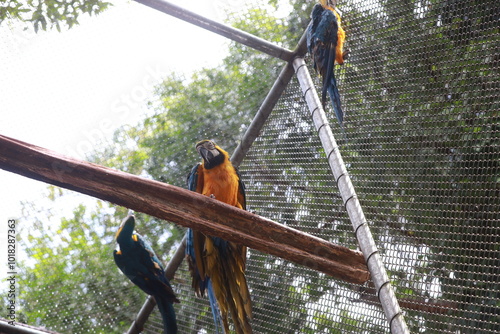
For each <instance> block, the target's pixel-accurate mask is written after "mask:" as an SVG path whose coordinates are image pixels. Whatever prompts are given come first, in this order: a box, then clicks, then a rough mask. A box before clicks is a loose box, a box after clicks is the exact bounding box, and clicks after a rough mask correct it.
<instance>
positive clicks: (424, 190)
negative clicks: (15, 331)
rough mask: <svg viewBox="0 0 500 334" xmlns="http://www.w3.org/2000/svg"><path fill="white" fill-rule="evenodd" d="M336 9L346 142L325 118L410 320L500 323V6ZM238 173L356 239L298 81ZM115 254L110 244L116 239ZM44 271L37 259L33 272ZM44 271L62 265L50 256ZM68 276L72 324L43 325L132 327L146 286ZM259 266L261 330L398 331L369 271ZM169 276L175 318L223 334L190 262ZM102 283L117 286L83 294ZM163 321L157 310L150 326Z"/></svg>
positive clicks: (415, 325)
mask: <svg viewBox="0 0 500 334" xmlns="http://www.w3.org/2000/svg"><path fill="white" fill-rule="evenodd" d="M308 4H309V5H311V4H312V2H309V3H308ZM339 6H340V8H341V9H342V13H343V22H344V24H343V25H344V28H345V29H346V34H347V42H346V47H348V48H349V49H350V58H349V60H348V61H347V62H346V64H345V65H343V66H342V67H338V68H337V70H336V73H337V78H338V82H339V87H340V94H341V97H342V102H343V107H344V109H345V111H346V113H347V116H346V119H345V122H346V137H347V141H345V140H344V139H343V135H342V133H341V132H340V130H339V128H338V126H337V123H336V120H335V117H334V115H333V111H331V110H329V107H327V115H328V118H329V120H330V124H331V126H332V129H333V131H334V134H335V138H336V139H337V140H338V142H339V144H340V147H341V152H342V155H343V157H344V160H345V161H346V163H347V167H348V171H349V174H350V177H351V179H352V181H353V183H354V185H355V187H356V193H357V194H358V197H359V198H360V201H361V203H362V206H363V209H364V211H365V214H366V216H367V218H368V220H369V224H370V228H371V230H372V233H373V235H374V237H375V241H376V244H377V247H378V249H379V252H380V254H381V256H382V259H383V260H384V263H385V265H386V268H387V270H388V273H389V277H390V279H391V283H392V284H393V286H394V288H395V291H396V296H397V297H398V300H399V303H400V305H401V307H402V309H403V311H404V312H405V319H406V321H407V323H408V326H409V328H410V330H411V332H413V333H460V334H462V333H497V332H499V331H500V316H499V314H500V288H499V287H500V270H499V268H500V205H499V204H498V202H499V200H498V198H499V193H500V186H499V178H500V176H499V161H500V153H499V151H500V147H499V142H500V125H499V124H500V117H499V116H500V115H499V113H500V111H499V110H500V107H499V92H500V89H499V88H500V80H499V78H500V58H499V56H498V55H499V54H500V47H499V44H498V39H499V37H500V32H499V22H500V16H499V15H500V14H499V13H500V4H499V3H498V2H497V1H460V0H440V1H406V0H394V1H376V0H366V1H342V2H339ZM310 7H311V6H309V7H308V8H310ZM304 15H307V16H309V12H304ZM302 28H303V27H302ZM281 42H282V43H283V44H285V45H286V43H287V41H281ZM306 62H307V63H308V64H310V61H308V60H307V59H306ZM309 70H310V72H311V73H314V72H313V71H312V69H309ZM317 83H318V84H319V80H318V81H317ZM240 171H241V173H242V176H243V180H244V181H245V183H246V186H247V200H248V209H249V210H250V211H253V212H255V213H257V214H259V215H262V216H265V217H268V218H270V219H273V220H275V221H278V222H281V223H283V224H286V225H287V226H290V227H293V228H297V229H300V230H302V231H304V232H307V233H310V234H313V235H315V236H318V237H321V238H324V239H326V240H328V241H331V242H333V243H336V244H340V245H344V246H346V247H349V248H352V249H355V248H357V247H358V245H357V241H356V237H355V235H354V233H353V231H352V227H351V226H350V223H349V221H348V219H347V217H346V214H345V209H344V207H343V204H342V200H341V198H340V196H339V195H338V194H337V191H336V185H335V182H334V180H333V178H332V176H331V172H330V169H329V166H328V163H327V161H326V156H325V153H324V151H323V148H322V145H321V142H320V141H319V139H318V137H317V132H316V131H315V129H314V126H313V125H312V123H311V118H310V113H309V111H308V109H307V107H306V105H305V102H304V99H303V96H302V93H301V89H300V87H299V85H298V83H297V80H296V78H293V79H292V81H291V82H290V84H289V85H288V86H287V88H286V90H285V92H284V94H283V95H282V97H281V98H280V100H279V101H278V103H277V105H276V106H275V108H274V109H273V112H272V113H271V116H270V118H269V119H268V120H267V122H266V124H265V126H264V128H263V129H262V131H261V133H260V135H259V136H258V137H257V139H256V141H255V142H254V143H253V145H252V147H251V149H250V151H249V152H248V154H247V155H246V157H245V159H244V160H243V162H242V164H241V166H240ZM37 224H43V222H38V223H37ZM179 231H180V233H179V234H182V233H183V230H182V229H180V230H179ZM45 233H46V235H45V237H50V238H55V236H56V235H57V233H56V232H55V231H51V230H50V229H47V231H46V232H45ZM106 242H108V243H109V244H112V243H113V241H112V240H111V239H109V240H105V242H104V243H103V244H105V243H106ZM106 252H108V253H106ZM103 254H107V255H109V254H110V253H109V250H108V249H107V248H106V247H104V246H103ZM35 255H36V254H28V256H30V257H34V256H35ZM105 257H107V256H103V259H102V261H105ZM38 258H40V259H41V260H40V261H50V260H49V259H47V258H46V257H45V258H44V257H43V256H39V257H38ZM108 260H109V259H108ZM96 263H97V262H96ZM85 269H86V270H87V271H88V273H92V274H91V275H90V277H92V276H95V277H97V276H98V275H99V270H100V269H102V268H100V267H98V265H97V264H96V266H95V267H93V265H92V263H88V264H86V266H85ZM43 274H44V273H39V272H36V270H34V271H33V272H31V273H30V274H29V277H30V279H36V277H37V275H43ZM47 275H60V274H59V273H58V272H57V268H54V273H49V274H47ZM72 275H78V274H77V273H74V274H72ZM64 277H65V276H64V275H63V276H61V278H60V286H58V287H53V288H54V291H53V292H51V294H52V301H51V303H52V304H51V308H52V309H57V311H58V312H59V315H58V316H59V317H61V318H64V319H65V322H64V323H66V326H65V327H61V326H59V327H57V326H54V327H53V328H51V326H50V323H47V322H46V321H45V319H46V318H47V317H48V315H46V314H40V315H39V317H38V318H37V320H36V321H35V323H32V324H31V325H40V326H47V327H48V328H51V329H53V330H56V331H59V332H61V333H77V332H78V328H79V324H80V323H81V322H83V321H85V319H83V318H84V317H85V316H87V317H88V318H91V319H92V321H93V322H94V323H95V326H96V329H95V330H94V331H93V332H94V333H101V332H102V333H104V332H106V328H114V329H115V330H116V328H117V327H118V328H121V329H122V330H125V329H126V328H128V325H129V324H130V323H131V322H132V320H133V319H134V317H135V315H136V314H137V312H138V311H139V309H140V307H141V305H142V303H143V302H144V301H145V299H146V296H144V295H142V294H138V293H131V292H130V289H131V286H130V285H128V284H123V285H116V284H113V283H114V282H111V281H100V282H98V281H97V280H95V282H94V283H93V284H91V283H92V282H86V289H85V290H83V291H81V289H80V287H79V286H80V284H75V285H70V286H68V285H65V284H64V281H63V280H64ZM247 278H248V282H249V286H250V290H251V293H252V298H253V303H254V320H253V327H254V330H255V332H257V333H387V332H388V331H389V328H388V324H387V320H386V318H385V316H384V314H383V312H382V309H381V306H380V303H379V301H378V299H377V296H376V293H375V291H374V289H373V286H372V284H370V282H369V283H368V284H366V285H356V284H350V283H345V282H341V281H337V280H334V279H331V278H330V277H328V276H326V275H324V274H322V273H318V272H315V271H313V270H310V269H307V268H303V267H301V266H298V265H295V264H293V263H289V262H287V261H284V260H281V259H279V258H276V257H274V256H270V255H267V254H264V253H261V252H257V251H254V250H250V251H249V256H248V265H247ZM97 282H98V283H97ZM87 283H88V284H87ZM172 283H173V285H174V288H175V292H176V293H177V295H178V296H180V298H181V301H182V302H181V304H179V305H176V312H177V318H178V324H179V331H180V332H181V333H212V332H214V326H213V319H212V315H211V311H210V309H209V306H208V302H207V300H205V299H199V298H197V297H195V296H194V293H193V292H192V289H191V287H190V277H189V272H188V270H187V266H186V265H185V263H183V264H182V265H181V267H180V268H179V270H178V271H177V273H176V277H175V280H173V281H172ZM75 291H77V292H76V293H75ZM91 293H92V294H97V295H102V296H103V297H105V298H102V302H101V303H100V304H93V305H91V306H89V305H85V300H86V298H85V295H86V294H91ZM121 295H126V296H128V297H127V302H126V303H125V304H123V303H122V304H118V303H117V301H118V300H120V301H122V299H120V298H119V297H118V296H121ZM74 303H79V304H81V308H82V309H84V312H82V313H81V314H79V315H78V316H77V317H76V318H75V317H74V315H73V314H70V313H68V312H65V311H64V310H65V309H66V308H69V307H70V306H71V305H72V304H74ZM85 314H87V315H85ZM113 322H115V323H116V325H114V326H110V327H106V326H108V324H109V323H113ZM99 326H101V327H102V328H104V329H103V330H99V329H98V328H99ZM161 328H162V325H161V317H159V314H158V312H157V310H156V309H155V310H154V311H153V313H152V314H151V316H150V318H149V320H148V322H147V323H146V327H145V329H144V333H158V332H160V331H161Z"/></svg>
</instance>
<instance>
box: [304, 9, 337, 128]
mask: <svg viewBox="0 0 500 334" xmlns="http://www.w3.org/2000/svg"><path fill="white" fill-rule="evenodd" d="M311 19H312V21H311V23H310V24H309V26H308V27H307V49H308V51H309V53H310V54H311V56H312V58H313V61H314V69H315V70H316V73H318V74H319V75H321V77H322V78H323V89H322V91H321V103H322V104H323V108H325V101H326V94H327V93H328V95H329V96H330V100H331V101H332V106H333V110H334V111H335V115H336V116H337V120H338V121H339V124H340V126H342V123H343V121H344V114H343V112H342V107H341V105H340V95H339V91H338V89H337V81H336V80H335V73H334V64H335V62H337V63H338V64H343V63H344V57H346V56H347V53H343V47H344V40H345V32H344V29H342V27H341V26H340V15H339V13H338V12H337V10H336V9H335V5H334V4H333V3H332V2H331V0H320V3H318V4H316V5H315V6H314V8H313V10H312V13H311Z"/></svg>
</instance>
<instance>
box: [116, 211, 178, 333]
mask: <svg viewBox="0 0 500 334" xmlns="http://www.w3.org/2000/svg"><path fill="white" fill-rule="evenodd" d="M134 226H135V218H134V217H133V216H130V217H127V218H126V220H124V222H123V223H122V226H120V229H119V230H118V232H117V237H116V240H117V242H118V246H119V248H120V249H119V250H115V251H114V252H113V256H114V259H115V263H116V265H117V266H118V268H119V269H120V270H121V271H122V272H123V274H125V276H127V277H128V278H129V279H130V280H131V281H132V283H134V284H135V285H137V286H138V287H139V288H140V289H141V290H142V291H144V292H145V293H147V294H148V295H151V296H153V297H154V298H155V300H156V304H157V305H158V309H159V311H160V313H161V316H162V319H163V329H164V332H165V333H166V334H176V333H177V322H176V319H175V310H174V307H173V303H178V302H179V300H178V299H177V298H176V297H175V294H174V291H173V290H172V287H171V285H170V282H169V281H168V279H167V278H166V277H165V271H164V268H163V265H162V263H161V261H160V260H159V259H158V257H157V256H156V254H155V252H154V251H153V248H152V247H151V245H150V244H149V243H148V242H147V241H146V240H145V239H144V238H143V237H142V236H140V235H139V234H137V233H134V232H133V229H134Z"/></svg>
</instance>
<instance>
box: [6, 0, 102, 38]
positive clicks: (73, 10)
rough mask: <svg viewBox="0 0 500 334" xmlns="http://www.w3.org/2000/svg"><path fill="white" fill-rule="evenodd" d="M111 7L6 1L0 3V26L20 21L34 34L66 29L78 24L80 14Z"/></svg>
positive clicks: (92, 1)
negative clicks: (29, 27) (33, 31)
mask: <svg viewBox="0 0 500 334" xmlns="http://www.w3.org/2000/svg"><path fill="white" fill-rule="evenodd" d="M110 5H111V3H109V2H105V1H101V0H85V1H67V0H63V1H57V0H49V1H33V0H29V1H20V0H6V1H2V2H1V3H0V24H2V23H3V22H5V21H7V22H9V21H11V22H13V21H21V22H25V23H30V24H32V25H33V28H34V29H35V32H37V31H38V30H39V29H40V28H41V29H42V30H47V28H49V29H51V28H53V27H56V28H57V30H59V31H61V25H62V24H66V26H67V27H68V28H71V27H73V26H74V25H77V24H79V22H78V18H79V16H80V15H81V14H89V15H97V14H99V13H101V12H102V11H104V10H105V9H106V8H108V7H109V6H110Z"/></svg>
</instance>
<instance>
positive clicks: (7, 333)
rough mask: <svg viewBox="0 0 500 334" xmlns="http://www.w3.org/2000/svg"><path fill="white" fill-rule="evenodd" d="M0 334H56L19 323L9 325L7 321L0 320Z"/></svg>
mask: <svg viewBox="0 0 500 334" xmlns="http://www.w3.org/2000/svg"><path fill="white" fill-rule="evenodd" d="M0 334H58V333H57V332H54V331H50V330H48V329H45V328H36V327H34V326H29V325H26V324H22V323H19V322H14V325H11V324H9V321H8V320H7V319H1V318H0Z"/></svg>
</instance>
